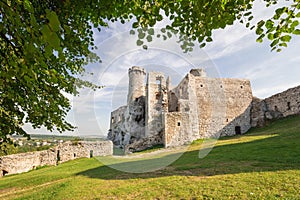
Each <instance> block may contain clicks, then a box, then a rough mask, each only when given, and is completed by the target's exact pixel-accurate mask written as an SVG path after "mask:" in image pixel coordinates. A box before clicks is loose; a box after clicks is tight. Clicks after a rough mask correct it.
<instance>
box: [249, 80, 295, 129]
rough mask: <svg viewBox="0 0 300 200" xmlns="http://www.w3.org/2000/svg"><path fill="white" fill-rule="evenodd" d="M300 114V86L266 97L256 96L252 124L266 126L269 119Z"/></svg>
mask: <svg viewBox="0 0 300 200" xmlns="http://www.w3.org/2000/svg"><path fill="white" fill-rule="evenodd" d="M295 114H300V86H298V87H294V88H290V89H288V90H286V91H284V92H281V93H278V94H275V95H273V96H271V97H268V98H266V99H258V98H254V99H253V102H252V110H251V125H252V126H253V127H255V126H264V125H265V124H266V123H267V122H268V121H269V120H273V119H278V118H282V117H286V116H289V115H295Z"/></svg>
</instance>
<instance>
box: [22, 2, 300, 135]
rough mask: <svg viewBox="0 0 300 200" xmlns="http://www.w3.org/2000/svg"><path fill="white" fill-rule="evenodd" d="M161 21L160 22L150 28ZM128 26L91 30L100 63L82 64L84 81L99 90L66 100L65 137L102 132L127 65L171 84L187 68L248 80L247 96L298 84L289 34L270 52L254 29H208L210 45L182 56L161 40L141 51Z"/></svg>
mask: <svg viewBox="0 0 300 200" xmlns="http://www.w3.org/2000/svg"><path fill="white" fill-rule="evenodd" d="M263 8H264V7H263V6H262V4H261V3H260V2H258V3H256V4H255V7H254V16H255V17H256V18H255V19H256V21H257V20H258V19H261V18H268V17H270V16H271V15H272V10H269V11H265V10H264V9H263ZM166 23H167V22H166V21H162V22H161V23H159V24H157V26H156V27H155V28H158V29H159V28H161V27H163V26H164V25H165V24H166ZM130 27H131V22H128V23H127V24H125V25H123V24H120V23H111V24H109V28H103V29H102V31H101V32H100V33H98V32H95V43H96V45H97V47H98V50H97V52H96V53H97V54H98V55H99V56H100V57H101V59H102V61H103V62H102V63H94V64H89V65H88V66H86V69H87V71H88V72H93V73H94V75H93V76H91V75H88V76H86V77H85V78H86V79H88V80H91V81H93V82H95V83H97V84H99V85H104V86H105V88H104V89H101V90H98V91H96V92H93V91H91V90H88V89H85V90H82V91H81V94H80V97H71V96H68V97H69V98H70V100H71V102H72V106H73V108H72V110H71V111H70V113H69V114H68V120H69V121H70V122H71V123H73V124H74V125H76V126H77V127H78V129H77V130H76V131H74V132H72V133H65V134H72V135H78V136H84V135H103V136H105V135H106V134H107V130H108V129H109V118H110V112H111V111H112V110H114V109H116V108H117V107H119V106H122V105H124V104H125V103H126V98H127V85H128V77H127V71H128V68H129V67H131V66H133V65H137V66H142V67H144V68H146V70H147V71H162V72H164V73H165V74H166V75H170V76H171V78H172V83H173V85H174V86H175V85H176V84H177V83H178V81H180V80H181V78H183V77H184V76H185V75H186V73H188V71H189V70H190V69H191V68H200V67H203V68H206V70H207V71H208V74H209V76H211V77H224V78H242V79H249V80H250V82H251V85H252V90H253V95H254V96H256V97H259V98H265V97H268V96H271V95H272V94H275V93H278V92H281V91H284V90H286V89H288V88H290V87H294V86H297V85H300V78H299V74H300V66H299V65H300V56H299V47H300V38H299V37H296V36H294V37H293V38H292V40H291V42H290V43H289V44H288V48H286V49H283V51H282V52H280V53H276V52H270V47H269V42H268V41H264V42H263V43H257V42H256V41H255V40H256V37H257V36H256V35H255V33H254V31H250V30H249V29H246V28H245V27H244V25H243V24H239V23H236V24H234V25H232V26H229V27H227V28H226V29H224V30H216V31H214V32H213V40H214V41H213V42H212V43H209V44H207V46H206V47H205V48H204V49H199V48H198V47H195V49H194V51H193V52H192V53H188V54H185V53H183V52H182V50H181V49H180V46H179V44H178V43H176V38H174V37H172V39H169V40H167V41H163V40H162V39H155V40H154V41H152V42H151V43H149V44H148V50H145V49H143V48H141V47H139V46H137V45H136V40H137V35H130V34H129V30H130ZM26 129H27V130H28V132H29V133H46V131H45V130H44V129H40V130H33V129H31V128H30V126H28V125H26Z"/></svg>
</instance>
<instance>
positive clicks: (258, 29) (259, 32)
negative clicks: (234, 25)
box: [255, 28, 264, 35]
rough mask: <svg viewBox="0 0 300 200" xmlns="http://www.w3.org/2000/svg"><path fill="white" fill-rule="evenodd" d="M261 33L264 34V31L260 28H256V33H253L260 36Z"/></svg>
mask: <svg viewBox="0 0 300 200" xmlns="http://www.w3.org/2000/svg"><path fill="white" fill-rule="evenodd" d="M263 32H264V30H263V29H262V28H257V29H256V31H255V33H256V34H257V35H261V34H262V33H263Z"/></svg>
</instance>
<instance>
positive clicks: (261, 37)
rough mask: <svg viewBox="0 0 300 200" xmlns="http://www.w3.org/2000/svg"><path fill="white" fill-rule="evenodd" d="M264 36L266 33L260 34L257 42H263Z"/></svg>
mask: <svg viewBox="0 0 300 200" xmlns="http://www.w3.org/2000/svg"><path fill="white" fill-rule="evenodd" d="M264 37H265V34H262V35H260V36H259V37H258V38H257V39H256V42H259V43H262V42H263V38H264Z"/></svg>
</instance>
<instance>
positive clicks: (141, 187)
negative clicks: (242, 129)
mask: <svg viewBox="0 0 300 200" xmlns="http://www.w3.org/2000/svg"><path fill="white" fill-rule="evenodd" d="M299 122H300V117H299V116H297V117H295V116H294V117H289V118H286V119H282V120H279V121H277V122H274V123H271V124H270V125H269V126H268V127H265V128H260V129H253V130H251V131H250V132H249V133H248V134H246V135H244V136H235V137H228V138H222V139H221V140H219V141H218V143H217V145H216V146H215V148H214V149H213V150H212V151H211V152H210V154H209V155H208V156H206V157H205V158H204V159H199V158H198V153H199V152H198V149H199V148H200V146H201V142H200V141H198V142H194V144H193V145H191V146H190V148H189V150H188V151H187V152H185V153H184V154H183V155H182V156H181V157H180V158H179V159H178V160H177V161H176V162H174V163H172V164H171V165H170V166H168V167H167V168H165V169H162V170H159V171H155V172H152V173H151V172H149V173H140V174H131V173H125V172H120V171H117V170H114V169H112V168H109V167H107V166H104V165H103V164H101V163H100V162H99V161H98V160H97V159H95V158H93V159H78V160H74V161H70V162H67V163H64V164H61V165H59V166H51V167H44V168H42V169H38V170H34V171H31V172H28V173H23V174H20V175H12V176H7V177H3V178H1V179H0V199H14V198H17V199H210V198H215V199H300V123H299ZM177 153H178V152H177ZM169 156H172V155H169ZM167 157H168V155H167V156H166V155H164V156H161V157H160V158H159V157H155V158H152V159H151V160H149V159H148V160H146V161H134V160H131V161H130V162H129V161H127V163H125V164H128V165H129V167H134V166H135V164H138V163H139V162H141V163H142V164H145V163H147V162H148V163H155V162H161V160H162V159H166V158H167ZM123 164H124V163H123ZM116 165H118V164H116Z"/></svg>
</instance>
